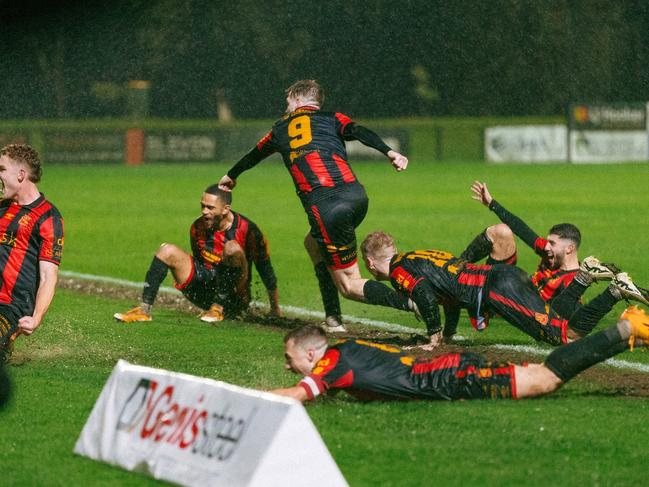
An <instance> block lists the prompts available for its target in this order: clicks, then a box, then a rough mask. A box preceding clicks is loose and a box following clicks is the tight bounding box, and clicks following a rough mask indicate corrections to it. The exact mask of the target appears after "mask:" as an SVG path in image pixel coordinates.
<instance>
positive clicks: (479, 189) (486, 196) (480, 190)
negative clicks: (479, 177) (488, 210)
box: [471, 181, 493, 206]
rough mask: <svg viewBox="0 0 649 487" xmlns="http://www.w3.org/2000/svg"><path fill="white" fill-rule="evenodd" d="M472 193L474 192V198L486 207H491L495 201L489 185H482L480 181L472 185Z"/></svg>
mask: <svg viewBox="0 0 649 487" xmlns="http://www.w3.org/2000/svg"><path fill="white" fill-rule="evenodd" d="M471 191H473V196H472V198H473V199H474V200H476V201H479V202H480V203H482V204H483V205H485V206H489V205H490V204H491V202H492V201H493V197H492V196H491V193H490V192H489V189H488V188H487V183H481V182H480V181H473V184H472V185H471Z"/></svg>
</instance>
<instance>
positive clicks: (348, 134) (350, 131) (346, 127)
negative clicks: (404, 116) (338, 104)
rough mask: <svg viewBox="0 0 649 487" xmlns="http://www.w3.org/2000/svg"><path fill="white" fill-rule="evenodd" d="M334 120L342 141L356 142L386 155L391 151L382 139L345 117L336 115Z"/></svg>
mask: <svg viewBox="0 0 649 487" xmlns="http://www.w3.org/2000/svg"><path fill="white" fill-rule="evenodd" d="M336 120H337V125H338V130H339V133H340V134H341V135H342V136H343V139H345V140H358V141H359V142H361V143H362V144H364V145H366V146H368V147H371V148H372V149H376V150H377V151H379V152H382V153H383V154H386V155H387V153H388V152H390V151H391V150H392V149H391V148H390V146H389V145H387V144H386V143H385V142H383V139H381V137H379V136H378V135H377V134H376V133H375V132H373V131H371V130H370V129H368V128H366V127H363V126H362V125H358V124H357V123H354V122H352V120H351V119H350V118H349V117H347V116H346V115H343V114H342V113H336Z"/></svg>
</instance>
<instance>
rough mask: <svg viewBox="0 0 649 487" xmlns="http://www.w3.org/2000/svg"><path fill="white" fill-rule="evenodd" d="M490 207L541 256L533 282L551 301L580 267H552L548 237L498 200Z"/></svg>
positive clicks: (545, 298)
mask: <svg viewBox="0 0 649 487" xmlns="http://www.w3.org/2000/svg"><path fill="white" fill-rule="evenodd" d="M489 209H490V210H491V211H493V212H494V213H495V214H496V215H498V218H500V220H501V221H502V222H503V223H505V224H506V225H507V226H508V227H509V228H510V229H511V230H512V232H514V234H515V235H516V236H518V238H520V239H521V240H522V241H523V242H525V243H526V244H527V245H529V246H530V247H531V248H532V250H534V252H535V253H536V254H537V255H538V256H539V257H541V260H540V262H539V265H538V268H537V270H536V272H535V273H534V274H532V276H531V278H532V282H533V283H534V285H535V286H536V288H537V289H538V291H539V293H540V294H541V297H542V298H543V299H544V300H545V301H547V302H551V301H552V299H554V298H555V297H557V296H558V295H559V294H560V293H561V292H562V291H563V290H564V289H565V288H566V287H568V285H569V284H570V283H571V282H572V280H573V279H574V278H575V276H576V275H577V271H578V270H579V269H572V270H562V269H551V268H550V266H549V264H548V262H547V257H548V255H547V253H546V251H545V248H546V246H547V245H548V241H547V239H545V238H543V237H541V236H539V235H538V234H537V233H536V232H534V230H532V229H531V228H530V227H529V226H528V225H527V224H526V223H525V222H524V221H523V220H521V219H520V218H519V217H517V216H516V215H514V214H512V213H511V212H509V211H508V210H507V209H505V208H504V207H503V206H502V205H500V203H498V202H497V201H496V200H492V201H491V203H490V204H489Z"/></svg>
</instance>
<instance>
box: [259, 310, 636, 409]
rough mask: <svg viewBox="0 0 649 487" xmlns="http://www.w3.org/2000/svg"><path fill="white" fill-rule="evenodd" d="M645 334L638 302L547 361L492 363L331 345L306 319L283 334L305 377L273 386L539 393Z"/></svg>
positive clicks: (394, 392)
mask: <svg viewBox="0 0 649 487" xmlns="http://www.w3.org/2000/svg"><path fill="white" fill-rule="evenodd" d="M642 341H649V316H648V315H647V314H645V312H644V310H641V309H639V308H637V307H635V306H632V307H630V308H628V309H627V310H626V311H624V313H623V314H622V316H621V317H620V320H619V321H618V322H617V324H616V325H614V326H612V327H611V328H608V329H606V330H603V331H600V332H598V333H594V334H592V335H590V336H588V337H586V338H583V339H581V340H578V341H576V342H572V343H569V344H567V345H563V346H561V347H559V348H557V349H555V350H554V351H552V353H550V355H548V357H547V358H546V359H545V362H543V363H542V364H529V365H514V364H511V363H507V362H493V361H489V360H487V359H486V358H485V357H483V356H481V355H477V354H474V353H469V352H462V353H448V354H445V355H441V356H438V357H435V358H425V359H424V358H415V357H412V356H408V355H406V354H404V353H403V352H402V351H401V350H399V349H398V348H394V347H390V346H386V345H382V344H377V343H371V342H365V341H362V340H345V341H344V342H342V343H338V344H336V345H331V346H330V345H329V344H328V343H327V336H326V334H325V332H324V330H322V329H321V328H319V327H317V326H313V325H307V326H305V327H302V328H296V329H294V330H292V331H290V332H289V333H288V334H287V335H286V337H285V338H284V343H285V353H284V356H285V358H286V368H287V369H288V370H290V371H292V372H294V373H296V374H300V375H303V376H304V378H303V379H302V380H301V381H300V382H299V383H298V384H297V385H296V386H294V387H289V388H285V389H275V390H273V391H271V392H273V393H275V394H279V395H282V396H289V397H293V398H295V399H297V400H298V401H306V400H311V399H315V398H316V397H317V396H319V395H321V394H324V393H326V392H329V391H335V390H337V389H344V390H345V391H347V392H348V393H349V394H351V395H353V396H355V397H357V398H359V399H362V400H368V399H401V400H405V399H429V400H436V399H437V400H439V399H442V400H458V399H508V398H511V399H522V398H528V397H537V396H543V395H545V394H550V393H551V392H554V391H556V390H557V389H558V388H559V387H561V386H562V385H563V384H565V383H566V382H568V381H569V380H570V379H572V378H573V377H575V376H576V375H577V374H579V373H580V372H582V371H584V370H586V369H587V368H589V367H592V366H593V365H595V364H597V363H599V362H602V361H604V360H606V359H608V358H610V357H612V356H614V355H617V354H618V353H621V352H623V351H625V350H628V349H629V345H631V346H632V347H633V345H634V344H635V345H640V344H641V342H642Z"/></svg>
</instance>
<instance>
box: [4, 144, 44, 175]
mask: <svg viewBox="0 0 649 487" xmlns="http://www.w3.org/2000/svg"><path fill="white" fill-rule="evenodd" d="M1 156H7V157H8V158H9V159H11V160H12V161H15V162H19V163H21V164H24V165H25V166H27V167H28V168H29V180H30V181H31V182H32V183H37V182H39V181H40V180H41V176H42V175H43V167H42V165H41V158H40V156H39V155H38V152H36V150H35V149H34V148H32V147H30V146H28V145H27V144H9V145H5V146H4V147H3V148H2V149H0V157H1Z"/></svg>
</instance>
